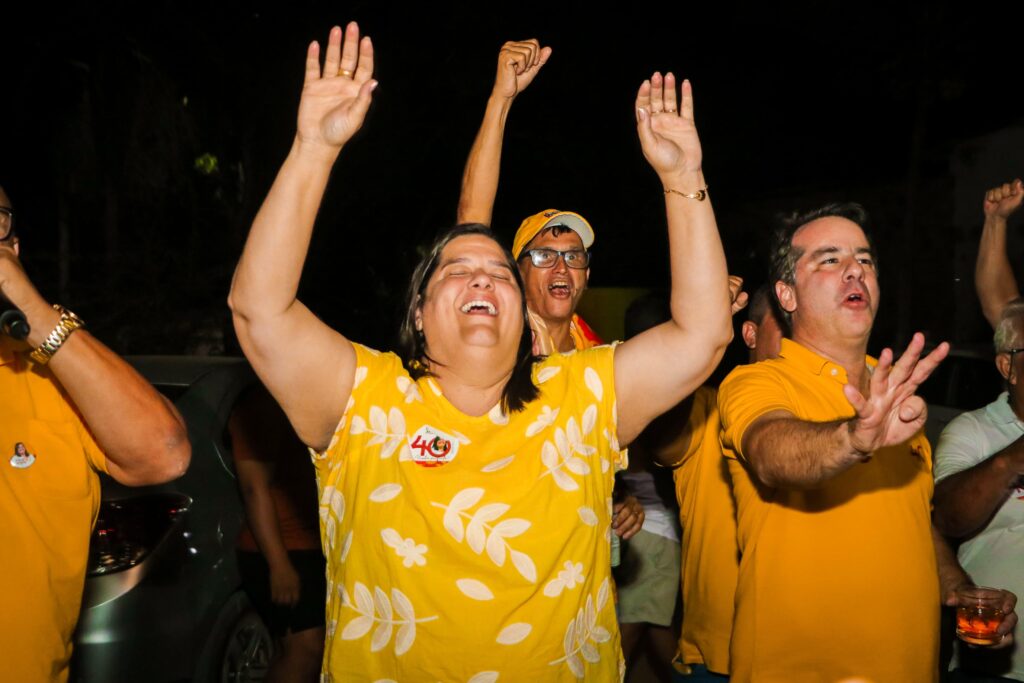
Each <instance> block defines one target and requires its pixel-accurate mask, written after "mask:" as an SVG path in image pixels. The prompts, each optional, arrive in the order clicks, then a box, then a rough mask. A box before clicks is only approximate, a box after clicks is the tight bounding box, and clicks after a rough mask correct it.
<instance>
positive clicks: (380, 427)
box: [350, 406, 409, 460]
mask: <svg viewBox="0 0 1024 683" xmlns="http://www.w3.org/2000/svg"><path fill="white" fill-rule="evenodd" d="M350 431H351V433H352V434H362V433H363V432H368V433H370V434H373V436H372V437H370V439H369V441H367V442H366V446H367V447H370V446H380V447H381V449H380V457H381V459H382V460H383V459H387V458H390V457H391V456H392V455H393V454H394V452H395V450H396V449H398V448H399V447H400V446H401V447H402V451H403V452H404V451H406V450H408V448H409V445H408V444H407V443H406V439H405V416H404V415H402V411H400V410H399V409H398V408H394V407H392V408H391V409H390V410H388V412H387V413H385V412H384V410H383V409H382V408H380V407H379V406H371V407H370V414H369V424H367V421H366V420H364V419H363V418H362V417H360V416H359V415H356V416H354V417H353V418H352V428H351V430H350Z"/></svg>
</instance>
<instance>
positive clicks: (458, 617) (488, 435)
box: [314, 344, 625, 683]
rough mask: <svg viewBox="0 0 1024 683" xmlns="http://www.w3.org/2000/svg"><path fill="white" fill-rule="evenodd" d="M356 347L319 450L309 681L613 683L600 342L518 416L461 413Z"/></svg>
mask: <svg viewBox="0 0 1024 683" xmlns="http://www.w3.org/2000/svg"><path fill="white" fill-rule="evenodd" d="M354 346H355V350H356V358H357V367H356V375H355V387H354V388H353V390H352V396H351V398H350V399H349V403H348V406H347V407H346V409H345V413H344V415H343V417H342V419H341V422H340V423H339V425H338V429H337V431H336V433H335V436H334V439H333V440H332V442H331V444H330V446H328V448H327V450H326V451H324V453H322V454H319V455H316V456H314V463H315V465H316V469H317V484H318V487H319V490H320V531H321V537H322V541H323V549H324V553H325V555H326V556H327V579H328V583H327V586H328V591H327V642H326V647H325V652H324V665H323V666H324V674H323V676H322V680H324V681H331V682H336V683H341V682H342V681H345V682H347V681H372V682H375V683H384V682H386V681H393V682H395V683H405V682H407V681H427V682H430V683H433V682H435V681H441V682H443V683H494V682H496V681H501V682H502V683H505V682H523V681H526V682H529V683H534V682H537V681H578V680H580V679H584V678H585V679H586V680H588V681H619V680H621V679H622V670H623V664H622V656H621V650H620V647H619V633H618V626H617V623H616V619H615V607H614V604H613V603H614V599H613V589H612V579H611V567H610V545H609V541H610V538H611V530H610V523H611V508H612V497H611V496H612V485H613V475H614V472H615V471H616V470H618V469H620V468H622V467H624V465H625V463H624V462H623V460H624V456H623V455H622V454H621V453H620V452H619V450H618V444H617V441H616V438H617V437H616V427H615V385H614V374H613V356H614V350H613V348H612V347H610V346H602V347H598V348H595V349H592V350H588V351H581V352H575V353H570V354H563V355H552V356H550V357H548V358H547V359H545V360H544V361H542V362H539V363H537V364H536V365H535V366H534V369H533V379H534V382H535V383H536V384H537V385H538V387H539V388H540V397H539V398H537V399H536V400H535V401H533V402H532V403H530V404H529V405H528V406H527V407H526V409H525V410H523V411H520V412H518V413H514V414H512V415H506V414H504V413H503V412H502V411H501V407H500V405H499V406H496V407H495V408H494V409H492V410H491V411H490V412H489V413H488V414H486V415H483V416H480V417H471V416H468V415H465V414H464V413H462V412H460V411H459V410H457V409H456V408H455V407H454V406H452V405H451V404H450V403H449V402H448V401H447V399H445V397H444V396H443V395H442V393H441V390H440V387H439V386H438V385H437V383H436V382H435V381H434V380H432V379H430V378H421V379H419V380H417V381H413V380H412V379H411V378H410V377H409V374H408V373H407V372H406V370H405V369H404V368H403V366H402V363H401V361H400V360H399V359H398V357H397V356H395V355H394V354H391V353H379V352H377V351H374V350H372V349H369V348H367V347H364V346H360V345H358V344H356V345H354Z"/></svg>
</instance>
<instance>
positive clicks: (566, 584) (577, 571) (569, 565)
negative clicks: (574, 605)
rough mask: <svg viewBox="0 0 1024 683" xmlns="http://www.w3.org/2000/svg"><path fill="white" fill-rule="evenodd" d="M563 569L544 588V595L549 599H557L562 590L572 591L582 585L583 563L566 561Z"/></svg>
mask: <svg viewBox="0 0 1024 683" xmlns="http://www.w3.org/2000/svg"><path fill="white" fill-rule="evenodd" d="M563 567H564V569H562V570H561V571H560V572H558V576H556V577H555V578H553V579H551V580H550V581H548V582H547V585H545V586H544V595H546V596H548V597H549V598H557V597H558V596H559V595H561V594H562V591H563V590H572V589H573V588H575V587H576V586H577V585H581V584H582V583H583V563H582V562H571V561H566V563H565V564H564V565H563Z"/></svg>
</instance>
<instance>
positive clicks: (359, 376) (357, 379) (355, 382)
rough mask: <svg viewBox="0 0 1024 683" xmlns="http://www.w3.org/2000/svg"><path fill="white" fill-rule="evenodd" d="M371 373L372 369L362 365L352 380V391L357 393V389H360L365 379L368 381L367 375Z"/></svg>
mask: <svg viewBox="0 0 1024 683" xmlns="http://www.w3.org/2000/svg"><path fill="white" fill-rule="evenodd" d="M369 371H370V369H369V368H368V367H366V366H365V365H361V366H359V367H358V368H356V374H355V376H354V377H353V378H352V391H355V390H356V389H358V388H359V385H360V384H362V383H363V380H364V379H366V374H367V373H368V372H369Z"/></svg>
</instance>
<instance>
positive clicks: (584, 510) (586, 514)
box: [576, 505, 598, 526]
mask: <svg viewBox="0 0 1024 683" xmlns="http://www.w3.org/2000/svg"><path fill="white" fill-rule="evenodd" d="M576 514H578V515H579V516H580V521H581V522H583V523H584V524H586V525H587V526H597V522H598V520H597V513H596V512H594V510H593V509H592V508H588V507H587V506H586V505H583V506H581V507H580V508H579V509H578V510H576Z"/></svg>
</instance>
